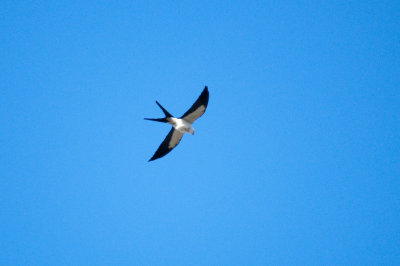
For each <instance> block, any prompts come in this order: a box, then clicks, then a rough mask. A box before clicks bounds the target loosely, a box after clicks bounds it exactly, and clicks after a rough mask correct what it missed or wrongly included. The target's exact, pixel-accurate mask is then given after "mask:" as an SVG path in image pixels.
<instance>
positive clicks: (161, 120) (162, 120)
mask: <svg viewBox="0 0 400 266" xmlns="http://www.w3.org/2000/svg"><path fill="white" fill-rule="evenodd" d="M145 120H150V121H157V122H164V123H167V122H168V121H167V118H145Z"/></svg>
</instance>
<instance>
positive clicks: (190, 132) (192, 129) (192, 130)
mask: <svg viewBox="0 0 400 266" xmlns="http://www.w3.org/2000/svg"><path fill="white" fill-rule="evenodd" d="M188 133H189V134H190V135H194V128H193V127H190V128H189V130H188Z"/></svg>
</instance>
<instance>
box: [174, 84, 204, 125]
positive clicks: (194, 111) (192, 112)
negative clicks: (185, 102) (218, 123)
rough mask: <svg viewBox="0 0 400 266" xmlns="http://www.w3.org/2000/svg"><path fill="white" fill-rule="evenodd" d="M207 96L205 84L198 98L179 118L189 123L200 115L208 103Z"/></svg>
mask: <svg viewBox="0 0 400 266" xmlns="http://www.w3.org/2000/svg"><path fill="white" fill-rule="evenodd" d="M208 97H209V93H208V88H207V86H205V87H204V90H203V92H202V93H201V94H200V96H199V98H198V99H197V100H196V102H195V103H194V104H193V105H192V107H190V109H189V110H187V111H186V113H185V114H184V115H183V116H182V117H181V118H182V119H184V120H186V121H187V122H189V123H193V122H194V120H196V119H197V118H199V117H200V116H202V115H203V114H204V112H205V111H206V108H207V104H208Z"/></svg>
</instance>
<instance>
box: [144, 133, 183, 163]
mask: <svg viewBox="0 0 400 266" xmlns="http://www.w3.org/2000/svg"><path fill="white" fill-rule="evenodd" d="M182 136H183V133H182V132H180V131H178V130H176V129H175V128H172V129H171V131H170V132H169V133H168V135H167V137H166V138H165V139H164V141H163V142H162V143H161V145H160V147H158V149H157V151H156V153H154V155H153V157H151V159H150V160H149V162H150V161H154V160H156V159H158V158H161V157H163V156H164V155H166V154H168V153H169V152H170V151H171V150H172V149H173V148H175V147H176V145H178V144H179V142H180V141H181V139H182Z"/></svg>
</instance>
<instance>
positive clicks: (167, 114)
mask: <svg viewBox="0 0 400 266" xmlns="http://www.w3.org/2000/svg"><path fill="white" fill-rule="evenodd" d="M156 104H157V105H158V106H159V107H160V108H161V110H162V111H163V113H164V114H165V118H145V120H151V121H157V122H164V123H167V122H168V121H167V118H169V117H173V116H172V115H171V114H170V113H169V112H168V111H167V110H166V109H165V108H164V107H162V105H161V104H160V103H159V102H157V101H156Z"/></svg>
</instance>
